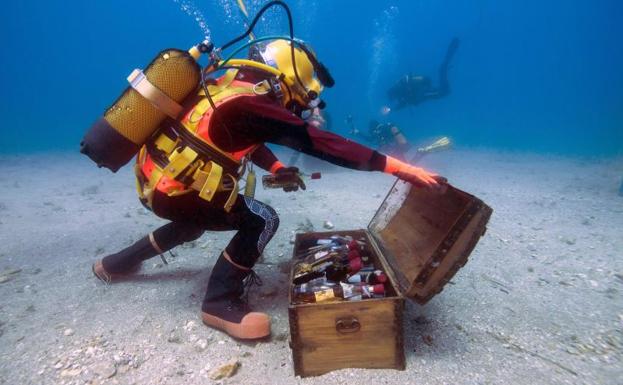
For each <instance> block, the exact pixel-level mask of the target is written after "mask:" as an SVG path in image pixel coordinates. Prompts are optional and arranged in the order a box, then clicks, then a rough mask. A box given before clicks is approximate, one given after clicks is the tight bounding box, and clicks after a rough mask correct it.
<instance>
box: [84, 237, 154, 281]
mask: <svg viewBox="0 0 623 385" xmlns="http://www.w3.org/2000/svg"><path fill="white" fill-rule="evenodd" d="M150 237H152V235H151V234H150V235H149V236H146V237H143V238H141V239H139V240H138V241H137V242H136V243H134V244H133V245H132V246H130V247H127V248H125V249H123V250H121V251H120V252H118V253H115V254H111V255H108V256H106V257H104V258H103V259H100V260H99V261H96V262H95V263H94V264H93V274H95V276H96V277H97V278H99V279H101V280H102V281H104V282H106V283H111V282H112V280H113V279H114V278H118V277H120V276H123V275H126V274H129V273H131V272H133V271H135V270H136V269H137V267H138V266H139V265H140V264H141V262H143V261H144V260H146V259H149V258H152V257H155V256H156V255H158V254H162V250H159V249H158V250H157V249H156V247H155V246H157V244H156V243H155V242H154V243H152V241H151V240H150Z"/></svg>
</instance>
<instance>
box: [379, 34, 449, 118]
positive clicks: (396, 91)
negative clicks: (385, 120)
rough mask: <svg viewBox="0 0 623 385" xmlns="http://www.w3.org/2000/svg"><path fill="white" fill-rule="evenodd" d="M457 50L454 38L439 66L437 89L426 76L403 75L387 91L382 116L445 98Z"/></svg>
mask: <svg viewBox="0 0 623 385" xmlns="http://www.w3.org/2000/svg"><path fill="white" fill-rule="evenodd" d="M458 48H459V39H458V38H456V37H455V38H454V39H452V41H451V42H450V45H448V50H447V51H446V56H445V58H444V60H443V61H442V62H441V65H440V66H439V85H438V87H437V88H435V87H433V85H432V81H431V79H430V78H429V77H428V76H423V75H412V74H409V75H405V76H403V77H402V78H400V80H398V82H396V84H394V85H393V86H392V87H391V88H390V89H389V90H388V91H387V97H388V98H389V100H390V105H389V106H386V107H383V109H382V111H383V114H388V113H389V112H390V111H391V110H400V109H402V108H404V107H407V106H416V105H418V104H420V103H422V102H425V101H427V100H431V99H441V98H443V97H445V96H447V95H448V94H449V93H450V83H449V82H448V69H449V67H450V64H451V62H452V58H453V57H454V54H455V53H456V50H457V49H458Z"/></svg>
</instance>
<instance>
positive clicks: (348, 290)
mask: <svg viewBox="0 0 623 385" xmlns="http://www.w3.org/2000/svg"><path fill="white" fill-rule="evenodd" d="M340 286H342V292H343V293H344V298H350V297H352V296H354V295H356V293H354V292H353V287H354V286H353V285H349V284H347V283H344V282H340Z"/></svg>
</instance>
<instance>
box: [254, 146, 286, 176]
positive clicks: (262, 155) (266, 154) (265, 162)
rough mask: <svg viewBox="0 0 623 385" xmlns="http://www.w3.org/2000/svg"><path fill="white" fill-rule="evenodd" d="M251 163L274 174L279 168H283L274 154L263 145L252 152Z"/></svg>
mask: <svg viewBox="0 0 623 385" xmlns="http://www.w3.org/2000/svg"><path fill="white" fill-rule="evenodd" d="M251 162H253V163H255V164H256V165H258V167H260V168H262V169H264V170H266V171H270V172H274V171H276V169H277V168H278V167H279V166H283V165H282V164H281V162H279V159H278V158H277V157H276V156H275V154H273V152H272V151H271V150H270V149H269V148H268V147H266V145H264V144H262V145H261V146H259V147H258V148H257V149H255V151H253V153H252V154H251Z"/></svg>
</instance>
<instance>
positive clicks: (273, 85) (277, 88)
mask: <svg viewBox="0 0 623 385" xmlns="http://www.w3.org/2000/svg"><path fill="white" fill-rule="evenodd" d="M268 82H269V83H270V89H271V90H272V91H273V94H274V95H275V97H276V98H277V99H281V98H283V88H282V87H281V83H280V82H279V79H278V78H276V77H270V78H268Z"/></svg>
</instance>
